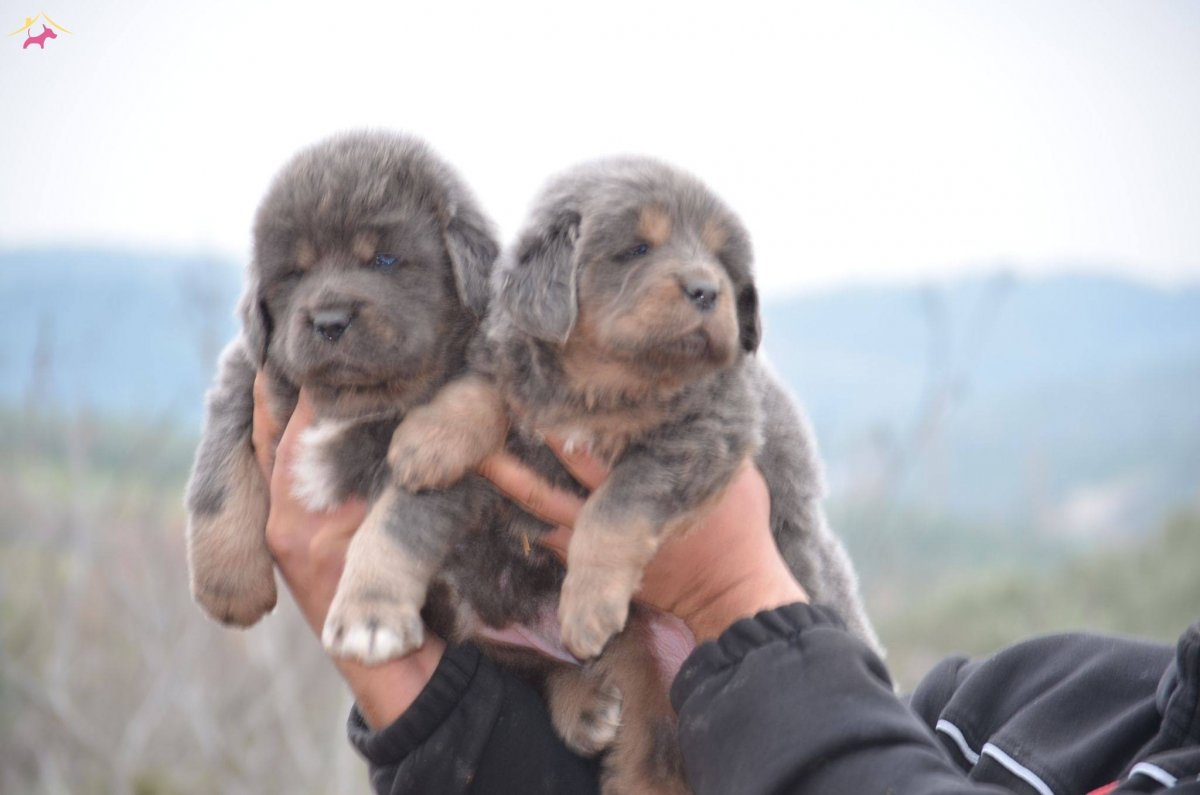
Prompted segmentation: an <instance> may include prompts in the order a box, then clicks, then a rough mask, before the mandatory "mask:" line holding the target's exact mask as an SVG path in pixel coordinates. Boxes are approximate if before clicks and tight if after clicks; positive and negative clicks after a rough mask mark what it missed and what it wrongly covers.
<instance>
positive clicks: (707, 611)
mask: <svg viewBox="0 0 1200 795" xmlns="http://www.w3.org/2000/svg"><path fill="white" fill-rule="evenodd" d="M797 602H803V603H805V604H807V603H808V602H809V596H808V593H807V592H806V591H805V590H804V588H803V587H802V586H801V585H800V583H798V582H797V581H796V578H795V577H793V576H792V574H791V572H790V571H788V570H787V568H786V567H785V566H783V565H782V563H781V565H779V566H778V567H773V568H772V569H770V570H768V571H765V572H753V573H750V574H747V575H746V576H742V577H736V578H731V580H730V581H729V582H728V583H727V584H726V585H725V586H724V587H722V588H719V589H716V590H714V591H713V592H711V593H710V594H708V595H707V596H706V597H701V598H699V599H698V600H697V601H696V602H695V603H694V604H693V605H691V606H690V607H688V608H686V609H684V610H681V611H680V612H679V617H680V618H682V619H683V621H684V623H685V624H687V626H688V629H690V630H691V632H692V635H694V636H695V638H696V643H698V644H699V643H704V642H705V641H709V640H715V639H716V638H717V637H718V636H719V635H720V634H721V633H722V632H724V631H725V630H726V629H728V628H729V627H730V626H731V625H733V623H734V622H736V621H738V620H739V619H742V618H749V617H750V616H753V615H755V614H756V613H759V612H761V611H763V610H773V609H775V608H777V607H782V606H784V605H789V604H796V603H797Z"/></svg>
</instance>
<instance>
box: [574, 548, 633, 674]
mask: <svg viewBox="0 0 1200 795" xmlns="http://www.w3.org/2000/svg"><path fill="white" fill-rule="evenodd" d="M626 579H627V578H624V577H622V576H620V575H619V574H618V573H615V572H613V571H612V570H611V569H602V568H598V567H593V566H576V567H574V568H572V567H570V566H568V567H567V577H566V580H565V581H564V582H563V587H562V595H561V596H560V597H559V603H558V620H559V624H560V625H561V626H562V642H563V645H564V646H566V647H567V650H568V651H570V652H571V653H572V654H574V655H575V656H576V657H578V658H580V659H581V660H589V659H591V658H593V657H596V656H598V655H599V654H600V652H601V650H603V649H604V644H605V643H607V642H608V639H609V638H611V637H612V636H613V635H615V634H616V633H618V632H620V631H621V630H622V629H624V627H625V619H626V618H628V616H629V600H630V599H632V598H633V592H634V590H635V584H634V583H630V582H626Z"/></svg>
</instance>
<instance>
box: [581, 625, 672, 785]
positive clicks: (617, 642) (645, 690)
mask: <svg viewBox="0 0 1200 795" xmlns="http://www.w3.org/2000/svg"><path fill="white" fill-rule="evenodd" d="M645 616H646V613H645V612H644V611H641V610H636V609H635V611H634V612H633V614H632V615H631V616H630V620H629V626H627V627H626V628H625V631H623V632H621V633H620V634H619V635H617V636H616V637H614V638H613V640H612V642H611V643H610V644H609V645H608V647H606V648H605V650H604V654H603V655H601V656H600V658H599V660H597V665H600V666H602V667H603V668H604V670H605V671H606V672H607V674H608V678H609V680H611V681H612V682H613V683H614V684H615V685H616V687H617V688H618V689H619V690H620V691H621V692H622V693H624V694H626V698H625V706H624V708H623V709H622V714H621V730H620V731H619V732H618V733H617V735H616V737H615V739H614V742H613V745H612V749H611V750H610V752H609V755H608V757H607V758H606V759H605V762H604V773H603V779H602V786H601V791H602V792H604V793H606V795H615V794H617V793H620V794H621V795H631V794H637V795H640V794H641V793H647V794H649V793H655V795H661V794H665V795H685V793H688V792H690V790H689V789H688V787H687V783H686V780H685V779H684V774H683V755H682V753H681V752H680V749H679V739H678V734H679V727H678V719H677V718H676V715H675V710H674V709H673V708H672V707H671V702H670V699H669V698H668V695H667V688H668V682H667V680H666V676H665V675H664V674H663V672H662V670H661V667H660V666H661V663H660V662H659V660H658V659H657V658H656V657H655V656H654V653H653V651H652V650H653V648H654V638H653V636H652V634H651V632H650V630H649V627H648V625H647V624H646V622H645V621H644V617H645Z"/></svg>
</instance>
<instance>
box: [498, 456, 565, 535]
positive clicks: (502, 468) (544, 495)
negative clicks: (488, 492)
mask: <svg viewBox="0 0 1200 795" xmlns="http://www.w3.org/2000/svg"><path fill="white" fill-rule="evenodd" d="M479 474H481V475H483V476H484V477H485V478H487V479H488V480H490V481H491V482H492V484H493V485H495V487H496V488H498V489H500V491H502V492H504V493H505V494H507V495H508V496H509V497H510V498H511V499H512V500H513V501H515V502H516V503H517V504H519V505H520V506H521V507H522V508H524V509H525V510H527V511H529V512H530V513H532V514H533V515H534V516H537V517H539V518H540V519H544V520H545V521H547V522H549V523H550V524H553V525H565V526H567V527H571V526H573V525H574V524H575V518H576V517H577V516H578V515H579V509H580V508H581V507H582V506H583V499H582V498H580V497H578V496H576V495H574V494H571V493H570V492H566V491H563V490H561V489H557V488H555V487H554V486H551V485H550V484H549V483H547V482H546V481H545V480H543V479H542V478H541V476H539V475H538V474H537V473H536V472H534V471H533V470H532V469H530V468H529V467H527V466H526V465H525V464H523V463H521V461H520V460H519V459H518V458H517V457H516V456H514V455H512V454H511V453H508V452H498V453H492V454H491V455H489V456H488V457H487V458H485V459H484V460H483V462H482V463H481V464H480V465H479Z"/></svg>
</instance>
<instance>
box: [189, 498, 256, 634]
mask: <svg viewBox="0 0 1200 795" xmlns="http://www.w3.org/2000/svg"><path fill="white" fill-rule="evenodd" d="M188 533H189V537H190V538H191V539H192V541H191V544H190V545H189V550H188V567H189V569H190V575H191V586H192V597H193V598H194V599H195V600H196V602H197V603H198V604H199V605H200V606H201V607H202V608H204V611H205V612H206V613H208V614H209V615H210V616H212V617H213V618H215V619H216V620H217V621H220V622H221V623H223V624H230V625H232V626H235V627H248V626H250V625H251V624H253V623H255V622H256V621H258V620H259V619H260V618H262V617H263V616H264V615H266V614H267V613H269V612H271V610H273V609H274V608H275V599H276V591H275V566H274V560H273V559H272V558H271V552H270V550H269V549H267V542H266V538H265V537H264V536H263V535H262V533H261V532H259V533H257V536H254V535H251V534H249V533H247V531H246V529H245V528H242V527H237V528H233V527H227V526H222V525H221V522H220V517H203V516H192V517H190V518H189V529H188Z"/></svg>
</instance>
